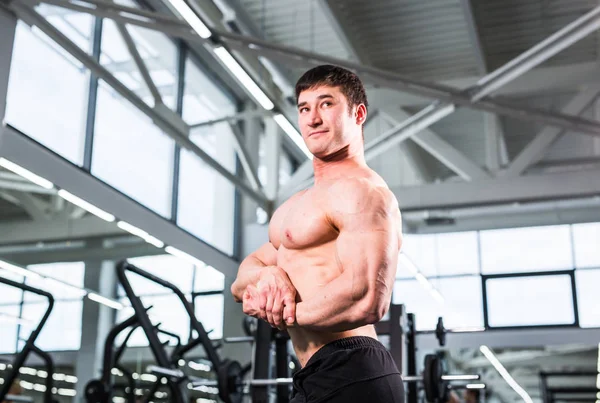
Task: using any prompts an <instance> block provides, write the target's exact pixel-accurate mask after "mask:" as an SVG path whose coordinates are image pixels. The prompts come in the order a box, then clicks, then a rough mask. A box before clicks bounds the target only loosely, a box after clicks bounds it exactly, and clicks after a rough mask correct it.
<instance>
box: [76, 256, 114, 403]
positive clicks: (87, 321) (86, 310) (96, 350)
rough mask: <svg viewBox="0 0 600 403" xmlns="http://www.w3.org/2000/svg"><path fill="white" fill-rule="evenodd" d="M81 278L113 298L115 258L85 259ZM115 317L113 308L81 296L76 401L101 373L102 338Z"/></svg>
mask: <svg viewBox="0 0 600 403" xmlns="http://www.w3.org/2000/svg"><path fill="white" fill-rule="evenodd" d="M83 281H84V286H85V287H86V288H89V289H92V290H97V291H98V293H99V294H101V295H103V296H107V297H110V298H116V294H117V273H116V269H115V264H114V262H112V261H103V262H99V261H89V262H85V277H84V280H83ZM115 318H116V311H115V310H114V309H112V308H109V307H107V306H105V305H101V304H98V303H97V302H94V301H91V300H90V299H88V298H84V299H83V309H82V318H81V347H80V348H79V351H78V352H77V359H76V368H75V375H76V376H77V379H78V382H77V386H76V391H77V395H76V398H75V401H76V402H77V403H84V402H85V393H84V388H85V385H86V384H87V383H88V382H89V381H90V380H91V379H96V378H98V377H100V375H101V371H102V358H103V353H104V341H105V340H106V336H107V334H108V332H109V331H110V329H111V328H112V327H113V325H114V323H115Z"/></svg>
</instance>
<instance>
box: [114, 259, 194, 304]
mask: <svg viewBox="0 0 600 403" xmlns="http://www.w3.org/2000/svg"><path fill="white" fill-rule="evenodd" d="M129 262H130V263H131V264H132V265H134V266H137V267H139V268H140V269H142V270H144V271H147V272H148V273H150V274H153V275H155V276H156V277H159V278H161V279H163V280H166V281H168V282H170V283H172V284H173V285H175V287H177V288H179V289H180V290H181V292H183V293H184V294H189V293H191V292H192V273H193V269H194V266H193V265H192V264H190V263H187V262H186V261H184V260H182V259H179V258H177V257H175V256H171V255H160V256H144V257H137V258H132V259H129ZM126 273H127V279H128V280H129V282H130V283H131V287H132V288H133V291H134V292H135V294H136V295H138V296H140V295H149V294H171V293H172V291H170V290H169V289H168V288H165V287H163V286H161V285H158V284H156V283H154V282H152V281H150V280H148V279H146V278H144V277H142V276H139V275H137V274H135V273H131V272H126ZM119 289H120V291H119V294H120V295H125V292H124V291H123V290H122V288H121V285H120V283H119Z"/></svg>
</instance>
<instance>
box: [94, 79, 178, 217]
mask: <svg viewBox="0 0 600 403" xmlns="http://www.w3.org/2000/svg"><path fill="white" fill-rule="evenodd" d="M97 106H98V111H97V113H96V132H95V136H94V151H93V159H92V173H93V174H94V175H96V176H97V177H98V178H100V179H102V180H103V181H105V182H106V183H108V184H110V185H111V186H113V187H115V188H116V189H118V190H120V191H121V192H123V193H125V194H127V195H129V196H131V197H132V198H134V199H135V200H137V201H138V202H140V203H142V204H144V205H146V206H147V207H149V208H150V209H152V210H154V211H156V212H157V213H159V214H162V215H163V216H165V217H168V216H169V215H170V213H171V182H172V177H173V155H174V146H175V143H174V141H173V140H172V139H170V138H169V137H167V136H166V135H165V134H163V133H162V132H161V131H160V130H159V129H158V128H157V127H156V126H155V125H154V124H153V123H152V121H151V120H150V119H149V118H148V117H147V116H145V115H144V114H142V112H140V111H139V110H138V109H137V108H135V107H134V106H133V105H132V104H130V103H129V102H127V101H126V100H125V99H123V98H122V97H121V96H120V95H118V94H117V93H115V92H114V91H112V90H111V89H110V88H109V87H108V86H107V85H106V84H104V83H103V82H102V81H101V82H100V85H99V88H98V105H97Z"/></svg>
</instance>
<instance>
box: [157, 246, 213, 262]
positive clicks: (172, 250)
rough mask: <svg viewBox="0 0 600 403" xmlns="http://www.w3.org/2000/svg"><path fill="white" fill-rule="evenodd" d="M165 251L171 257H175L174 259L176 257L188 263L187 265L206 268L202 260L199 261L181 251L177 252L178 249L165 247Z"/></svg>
mask: <svg viewBox="0 0 600 403" xmlns="http://www.w3.org/2000/svg"><path fill="white" fill-rule="evenodd" d="M165 251H166V252H167V253H170V254H171V255H173V256H176V257H178V258H181V259H183V260H186V261H188V262H189V263H191V264H193V265H195V266H199V267H204V266H206V263H204V262H203V261H202V260H200V259H196V258H195V257H194V256H192V255H190V254H188V253H185V252H184V251H182V250H179V249H177V248H174V247H172V246H167V247H166V248H165Z"/></svg>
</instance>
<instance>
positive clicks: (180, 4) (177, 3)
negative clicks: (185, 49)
mask: <svg viewBox="0 0 600 403" xmlns="http://www.w3.org/2000/svg"><path fill="white" fill-rule="evenodd" d="M169 3H171V5H172V6H173V7H174V8H175V10H177V12H178V13H179V14H180V15H181V16H182V17H183V19H184V20H186V21H187V23H188V24H190V26H191V27H192V28H193V29H194V31H196V33H197V34H198V36H200V38H202V39H208V38H210V37H211V36H212V33H211V32H210V29H208V27H207V26H206V24H204V23H203V22H202V20H201V19H200V17H198V15H196V13H195V12H194V10H192V9H191V7H190V6H188V5H187V3H186V2H185V1H183V0H169Z"/></svg>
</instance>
